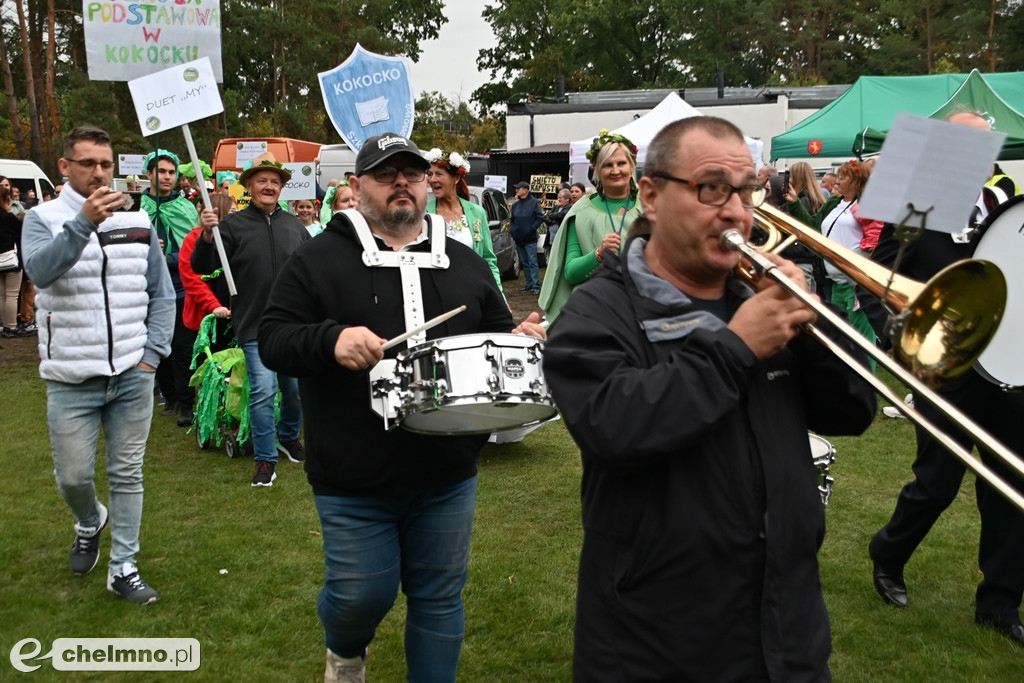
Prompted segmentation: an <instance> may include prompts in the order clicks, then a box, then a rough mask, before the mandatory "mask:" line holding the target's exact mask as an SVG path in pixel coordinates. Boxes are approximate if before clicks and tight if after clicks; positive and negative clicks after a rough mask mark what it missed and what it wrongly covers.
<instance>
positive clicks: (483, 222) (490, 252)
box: [427, 197, 505, 294]
mask: <svg viewBox="0 0 1024 683" xmlns="http://www.w3.org/2000/svg"><path fill="white" fill-rule="evenodd" d="M459 204H461V205H462V213H464V214H466V222H467V223H469V229H470V230H471V231H472V233H473V251H475V252H476V253H477V254H479V255H480V258H482V259H483V260H485V261H487V265H488V266H490V267H491V274H492V275H494V281H495V282H497V283H498V291H499V292H501V293H502V294H504V292H505V290H504V289H503V288H502V286H501V273H499V272H498V258H497V257H496V256H495V255H494V245H493V244H492V243H491V226H490V224H489V222H488V221H487V212H486V211H484V207H482V206H480V205H479V204H474V203H473V202H469V201H466V200H465V199H462V198H461V197H460V198H459ZM427 213H437V200H436V199H434V198H433V197H431V198H430V199H428V200H427Z"/></svg>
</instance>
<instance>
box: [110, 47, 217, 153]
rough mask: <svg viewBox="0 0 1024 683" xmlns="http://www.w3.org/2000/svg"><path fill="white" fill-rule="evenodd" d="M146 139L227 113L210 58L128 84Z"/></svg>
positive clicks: (172, 68) (137, 79)
mask: <svg viewBox="0 0 1024 683" xmlns="http://www.w3.org/2000/svg"><path fill="white" fill-rule="evenodd" d="M128 89H129V90H130V91H131V93H132V101H133V102H134V103H135V114H136V115H137V116H138V117H139V126H140V127H141V128H142V134H143V135H153V134H154V133H160V132H162V131H165V130H170V129H171V128H177V127H178V126H182V125H184V124H186V123H191V122H192V121H199V120H200V119H205V118H207V117H208V116H213V115H214V114H219V113H221V112H222V111H224V105H223V104H221V101H220V93H219V92H217V81H216V80H214V78H213V70H212V69H211V68H210V60H209V59H208V58H206V57H204V58H202V59H200V60H197V61H195V62H189V63H188V64H182V65H181V66H175V67H171V68H170V69H165V70H163V71H159V72H157V73H155V74H150V75H149V76H143V77H142V78H136V79H135V80H134V81H129V82H128Z"/></svg>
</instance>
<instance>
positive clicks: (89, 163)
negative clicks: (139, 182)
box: [64, 157, 114, 171]
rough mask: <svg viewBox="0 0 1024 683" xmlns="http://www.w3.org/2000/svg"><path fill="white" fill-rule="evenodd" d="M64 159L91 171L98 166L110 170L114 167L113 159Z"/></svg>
mask: <svg viewBox="0 0 1024 683" xmlns="http://www.w3.org/2000/svg"><path fill="white" fill-rule="evenodd" d="M64 161H67V162H68V163H72V164H76V165H77V166H78V167H79V168H81V169H82V170H83V171H91V170H93V169H94V168H96V167H97V166H99V167H100V168H102V169H103V170H104V171H109V170H110V169H112V168H114V162H113V161H96V160H95V159H68V158H67V157H64Z"/></svg>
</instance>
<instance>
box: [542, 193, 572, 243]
mask: <svg viewBox="0 0 1024 683" xmlns="http://www.w3.org/2000/svg"><path fill="white" fill-rule="evenodd" d="M571 206H572V194H571V193H570V192H569V188H567V187H566V188H562V189H560V190H559V191H558V195H557V196H556V197H555V206H554V208H553V209H551V210H550V211H548V212H547V213H546V214H544V225H546V226H548V234H547V237H546V238H545V239H544V244H545V245H546V246H547V247H548V248H550V247H551V245H552V244H554V243H555V235H557V234H558V228H559V227H560V226H561V225H562V219H564V218H565V214H567V213H569V207H571Z"/></svg>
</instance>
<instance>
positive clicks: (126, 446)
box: [22, 126, 174, 604]
mask: <svg viewBox="0 0 1024 683" xmlns="http://www.w3.org/2000/svg"><path fill="white" fill-rule="evenodd" d="M58 166H59V169H60V173H61V175H64V176H67V178H68V181H67V184H66V185H65V186H64V189H63V191H62V192H61V193H60V196H58V197H57V198H56V199H55V200H53V201H50V202H46V203H44V204H40V205H39V206H37V207H35V208H34V209H32V210H31V211H29V212H28V213H27V214H26V216H25V223H24V229H23V233H22V247H23V248H24V257H25V270H26V271H27V272H28V273H29V275H30V276H31V278H32V280H33V282H35V285H36V289H37V297H36V304H37V307H38V310H39V319H40V321H41V324H40V325H39V355H40V358H41V362H40V364H39V374H40V375H41V376H42V378H43V379H45V380H46V412H47V422H48V426H49V432H50V446H51V449H52V451H53V464H54V475H55V477H56V480H57V487H58V489H59V490H60V493H61V495H62V496H63V497H64V500H65V502H66V503H67V505H68V507H69V508H70V509H71V513H72V515H73V516H74V518H75V535H76V538H75V542H74V545H73V546H72V548H71V571H72V572H73V573H74V574H75V575H77V576H83V575H85V574H88V573H89V572H90V571H92V569H93V567H95V566H96V563H97V561H98V559H99V542H100V533H101V532H102V531H103V529H104V528H105V527H106V526H107V524H108V523H109V524H110V527H111V532H110V534H111V539H110V565H109V568H108V572H107V589H108V590H110V591H111V592H113V593H116V594H118V595H120V596H121V597H124V598H126V599H128V600H130V601H131V602H134V603H137V604H146V603H149V602H153V601H154V600H156V599H157V592H156V591H155V590H154V589H153V588H152V587H150V586H148V585H147V584H146V582H145V581H143V580H142V577H141V576H140V575H139V570H138V567H137V566H136V564H135V556H136V554H137V553H138V551H139V530H140V528H141V526H142V462H143V458H144V456H145V452H146V440H147V438H148V437H149V429H150V424H151V422H152V419H153V378H154V374H155V370H156V367H157V366H158V365H159V363H160V359H161V358H162V357H166V356H167V354H168V352H169V350H170V340H171V329H172V327H173V325H174V318H173V316H174V290H173V288H172V287H171V279H170V275H169V274H168V271H167V267H166V266H165V265H164V260H163V257H162V255H161V254H160V246H159V243H158V241H157V238H156V235H155V234H154V232H153V228H152V226H151V225H150V223H149V220H148V219H147V218H146V216H145V214H143V213H142V212H141V211H135V212H127V213H118V212H117V211H116V210H117V209H118V208H119V207H120V206H121V205H122V204H123V202H124V195H123V194H122V193H120V192H115V191H113V190H111V189H110V179H111V176H112V174H113V169H114V155H113V150H112V149H111V145H110V136H109V135H108V134H107V133H106V132H105V131H103V130H101V129H99V128H93V127H91V126H80V127H77V128H75V129H74V130H72V131H71V133H70V135H69V136H68V138H67V140H66V141H65V143H64V151H63V156H62V157H61V159H60V161H59V162H58ZM111 274H116V275H117V277H110V275H111ZM101 426H102V428H103V433H104V437H105V441H106V467H107V479H108V481H109V487H110V502H109V505H110V508H109V510H108V508H107V507H106V506H104V505H103V503H101V502H100V501H99V500H98V499H97V496H96V487H95V485H94V483H93V478H94V469H95V466H96V447H97V442H98V441H99V434H100V427H101Z"/></svg>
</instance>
